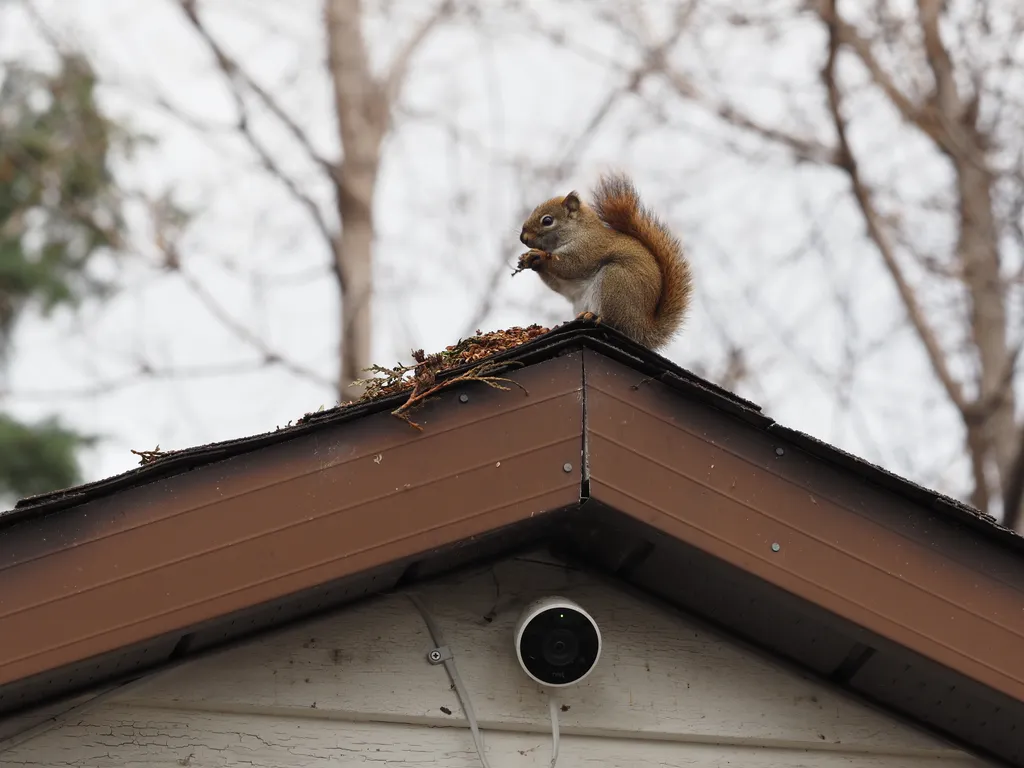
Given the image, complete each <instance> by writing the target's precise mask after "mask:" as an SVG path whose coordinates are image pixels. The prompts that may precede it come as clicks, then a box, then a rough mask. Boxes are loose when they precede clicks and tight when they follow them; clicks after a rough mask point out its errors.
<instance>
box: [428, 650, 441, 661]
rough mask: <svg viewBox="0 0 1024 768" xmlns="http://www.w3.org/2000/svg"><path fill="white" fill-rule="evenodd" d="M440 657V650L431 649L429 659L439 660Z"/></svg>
mask: <svg viewBox="0 0 1024 768" xmlns="http://www.w3.org/2000/svg"><path fill="white" fill-rule="evenodd" d="M440 659H441V652H440V651H431V652H430V660H431V661H439V660H440Z"/></svg>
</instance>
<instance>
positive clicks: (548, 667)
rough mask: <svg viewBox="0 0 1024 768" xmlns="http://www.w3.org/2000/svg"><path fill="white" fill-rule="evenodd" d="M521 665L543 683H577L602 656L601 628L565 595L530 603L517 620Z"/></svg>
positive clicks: (517, 644)
mask: <svg viewBox="0 0 1024 768" xmlns="http://www.w3.org/2000/svg"><path fill="white" fill-rule="evenodd" d="M516 656H517V657H518V659H519V665H520V666H521V667H522V668H523V670H524V671H525V672H526V674H528V675H529V676H530V677H531V678H533V679H534V680H536V681H537V682H538V683H540V684H541V685H547V686H552V687H556V688H562V687H565V686H567V685H575V684H576V683H578V682H580V681H581V680H582V679H583V678H585V677H586V676H587V675H589V674H590V673H591V671H592V670H593V669H594V667H595V666H597V660H598V659H599V658H600V657H601V630H600V629H599V628H598V626H597V622H596V621H594V619H593V617H592V616H591V615H590V614H589V613H587V612H586V611H585V610H583V608H581V607H580V606H579V605H577V604H576V603H575V602H573V601H572V600H569V599H568V598H565V597H545V598H542V599H541V600H537V601H535V602H533V603H530V605H528V606H526V608H525V609H524V610H523V612H522V614H520V616H519V621H518V622H517V623H516Z"/></svg>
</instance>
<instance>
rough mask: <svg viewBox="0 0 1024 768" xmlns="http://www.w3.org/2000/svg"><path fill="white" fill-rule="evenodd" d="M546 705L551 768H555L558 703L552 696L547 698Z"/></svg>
mask: <svg viewBox="0 0 1024 768" xmlns="http://www.w3.org/2000/svg"><path fill="white" fill-rule="evenodd" d="M548 705H549V706H550V709H551V766H550V768H555V763H556V762H557V761H558V701H556V700H555V697H554V695H553V694H552V695H550V696H549V697H548Z"/></svg>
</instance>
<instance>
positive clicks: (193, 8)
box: [179, 0, 337, 178]
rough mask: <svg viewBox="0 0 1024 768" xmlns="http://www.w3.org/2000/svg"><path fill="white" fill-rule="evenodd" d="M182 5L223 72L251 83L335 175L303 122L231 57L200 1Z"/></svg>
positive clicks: (310, 153)
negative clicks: (201, 9) (206, 22)
mask: <svg viewBox="0 0 1024 768" xmlns="http://www.w3.org/2000/svg"><path fill="white" fill-rule="evenodd" d="M179 5H180V6H181V9H182V11H184V13H185V17H186V18H187V19H188V20H189V21H190V22H191V24H192V26H193V28H194V29H195V30H196V32H197V33H198V34H199V36H200V37H201V38H202V39H203V41H204V42H205V43H206V46H207V48H209V49H210V52H211V53H212V54H213V57H214V59H215V60H216V62H217V66H218V67H219V68H220V70H221V72H223V73H224V76H225V77H226V78H227V79H228V80H229V81H230V82H231V83H232V84H235V83H237V82H238V81H240V82H241V83H243V84H244V85H245V86H247V87H248V88H249V90H251V91H252V92H253V93H255V94H256V96H257V98H259V100H260V101H261V102H262V103H263V105H264V106H265V107H266V108H267V109H269V110H270V112H271V113H273V115H274V116H275V117H276V118H277V119H278V120H280V121H281V123H282V124H283V125H284V126H285V127H286V128H287V129H288V131H289V132H290V133H291V134H292V136H294V137H295V139H296V141H298V143H299V145H300V146H301V147H302V148H303V149H304V150H305V152H306V154H307V155H308V156H309V159H310V160H312V161H313V162H314V163H315V164H316V165H318V166H320V167H321V168H322V169H323V170H324V171H326V172H327V175H328V176H330V177H332V178H333V177H334V174H335V173H336V172H337V165H336V164H335V163H333V162H331V161H330V160H328V159H327V158H325V157H323V156H322V155H321V154H320V153H319V152H317V151H316V148H315V147H314V146H313V142H312V141H311V140H310V138H309V136H307V135H306V132H305V131H303V130H302V128H301V127H300V126H299V124H298V123H296V122H295V121H294V120H293V119H292V117H291V116H290V115H289V114H288V113H287V112H286V111H285V110H284V109H282V108H281V105H280V104H278V103H277V100H276V99H275V98H273V97H272V96H271V95H270V93H269V92H268V91H267V90H266V89H265V88H263V87H262V86H261V85H260V84H259V83H257V82H256V81H255V80H254V79H253V78H252V77H251V76H250V75H249V74H248V73H247V72H246V71H245V70H244V69H242V67H241V66H240V65H239V64H238V62H237V61H236V60H235V59H234V58H232V57H231V56H229V55H228V53H227V52H226V51H225V50H224V48H223V47H222V46H221V45H220V44H219V43H218V42H217V41H216V40H215V39H214V37H213V36H212V35H211V34H210V31H209V30H208V29H207V28H206V27H205V25H204V24H203V22H202V20H201V19H200V18H199V11H198V7H197V6H198V2H197V0H179ZM232 90H235V88H234V87H233V88H232ZM235 98H236V101H237V100H238V99H239V98H240V97H239V96H238V95H237V93H236V97H235Z"/></svg>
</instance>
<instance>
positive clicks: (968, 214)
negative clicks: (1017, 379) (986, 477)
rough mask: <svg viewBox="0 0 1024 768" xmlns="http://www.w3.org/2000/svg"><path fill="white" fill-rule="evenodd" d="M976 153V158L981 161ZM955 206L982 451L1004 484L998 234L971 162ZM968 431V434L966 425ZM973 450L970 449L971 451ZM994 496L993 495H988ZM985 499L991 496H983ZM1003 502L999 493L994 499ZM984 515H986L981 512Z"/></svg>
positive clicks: (1009, 422) (1006, 371)
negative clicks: (975, 369) (975, 359)
mask: <svg viewBox="0 0 1024 768" xmlns="http://www.w3.org/2000/svg"><path fill="white" fill-rule="evenodd" d="M980 156H981V153H980V152H978V153H977V155H976V157H980ZM956 173H957V191H958V193H959V198H960V200H959V204H960V236H959V242H958V243H957V251H958V254H959V257H960V263H961V265H962V268H963V280H964V283H965V285H966V287H967V290H968V294H969V297H970V330H971V336H972V339H973V341H974V345H975V348H976V349H977V354H978V364H979V368H980V370H979V375H978V393H977V397H978V401H977V402H978V404H979V406H980V411H979V413H978V415H977V416H978V422H979V423H980V425H981V435H982V441H983V443H984V450H985V452H986V453H988V455H989V460H990V461H991V462H992V466H994V467H995V469H996V476H997V477H998V479H999V490H1001V489H1003V488H1005V487H1006V484H1007V483H1008V482H1009V474H1010V467H1011V465H1012V464H1013V461H1014V459H1015V458H1016V453H1017V445H1016V443H1017V428H1016V424H1015V420H1014V409H1015V402H1016V400H1015V397H1014V391H1013V376H1012V367H1011V366H1012V357H1011V355H1010V349H1009V347H1008V340H1007V327H1006V293H1005V285H1004V282H1003V280H1002V277H1001V275H1000V270H999V266H1000V264H999V230H998V227H997V224H996V220H995V215H994V212H993V201H992V176H991V174H990V173H989V172H988V170H987V168H985V167H982V166H980V165H979V164H978V163H976V162H972V161H971V160H970V159H965V158H960V162H957V163H956ZM967 426H968V429H971V428H972V425H971V424H968V425H967ZM971 448H972V450H973V449H974V447H973V446H971ZM990 490H997V489H990ZM984 495H985V496H989V495H990V494H988V493H986V494H984ZM996 496H997V498H1002V496H1003V494H1002V493H997V494H996ZM984 511H987V510H984Z"/></svg>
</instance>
